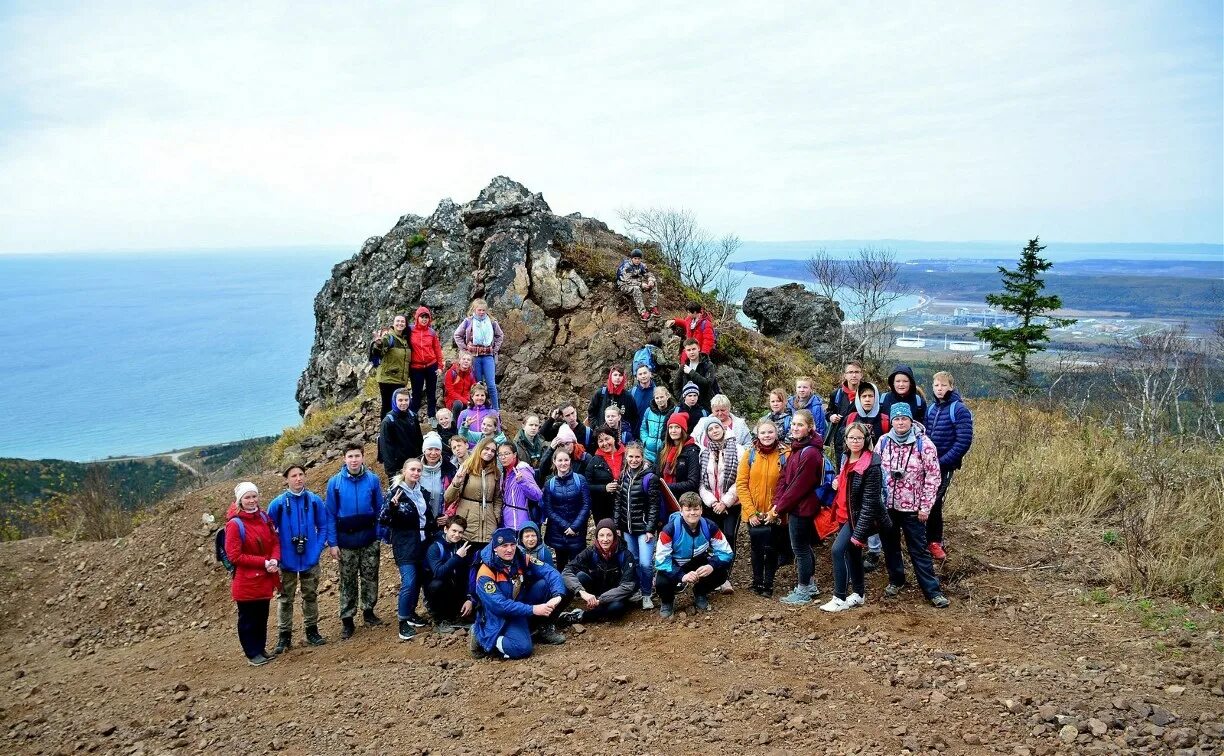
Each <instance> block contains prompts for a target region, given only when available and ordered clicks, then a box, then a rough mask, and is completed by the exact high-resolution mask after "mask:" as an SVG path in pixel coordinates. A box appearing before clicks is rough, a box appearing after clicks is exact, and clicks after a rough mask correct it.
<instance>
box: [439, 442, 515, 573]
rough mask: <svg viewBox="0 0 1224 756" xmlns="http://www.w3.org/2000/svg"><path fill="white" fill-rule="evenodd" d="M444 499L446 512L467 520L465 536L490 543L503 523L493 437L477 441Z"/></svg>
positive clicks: (457, 472) (499, 475)
mask: <svg viewBox="0 0 1224 756" xmlns="http://www.w3.org/2000/svg"><path fill="white" fill-rule="evenodd" d="M465 443H466V442H465ZM445 500H446V504H447V510H446V513H447V515H459V516H460V517H462V518H463V519H464V520H466V521H467V524H468V527H467V530H466V531H464V533H463V537H464V538H465V539H467V540H469V541H472V542H473V543H475V544H477V545H478V546H480V547H483V546H484V544H486V543H488V542H489V538H490V537H492V535H493V531H494V530H496V529H497V528H498V527H500V526H501V516H502V511H501V510H502V492H501V472H500V471H499V470H498V469H497V445H496V444H495V443H494V442H493V439H489V438H486V439H484V440H483V441H481V442H480V443H478V444H476V448H475V449H473V450H472V453H471V454H470V455H469V456H468V458H467V460H466V461H464V463H463V464H462V465H461V466H460V467H459V469H458V470H456V471H455V477H454V479H453V480H451V483H450V485H449V486H447V487H446V495H445ZM477 550H478V551H479V549H477Z"/></svg>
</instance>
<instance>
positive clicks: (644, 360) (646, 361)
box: [632, 345, 658, 373]
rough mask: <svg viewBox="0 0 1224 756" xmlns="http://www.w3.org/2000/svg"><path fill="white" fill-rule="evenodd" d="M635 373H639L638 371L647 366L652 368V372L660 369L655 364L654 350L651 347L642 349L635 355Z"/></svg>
mask: <svg viewBox="0 0 1224 756" xmlns="http://www.w3.org/2000/svg"><path fill="white" fill-rule="evenodd" d="M632 364H633V368H632V369H633V372H634V373H637V369H638V368H640V367H641V366H643V365H645V366H646V367H648V368H650V372H652V373H653V372H655V369H656V368H657V367H658V366H657V364H656V363H655V358H654V350H652V349H651V348H650V346H649V345H647V346H644V347H642V348H641V349H639V350H637V351H636V352H634V353H633V363H632Z"/></svg>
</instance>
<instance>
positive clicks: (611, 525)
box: [595, 517, 616, 535]
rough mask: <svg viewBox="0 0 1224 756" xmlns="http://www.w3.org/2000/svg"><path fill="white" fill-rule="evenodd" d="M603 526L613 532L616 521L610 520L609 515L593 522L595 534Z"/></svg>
mask: <svg viewBox="0 0 1224 756" xmlns="http://www.w3.org/2000/svg"><path fill="white" fill-rule="evenodd" d="M604 528H607V529H608V530H611V531H612V532H613V533H615V532H616V523H615V522H613V521H612V518H611V517H605V518H603V519H602V520H600V521H599V522H597V523H595V535H599V531H601V530H603V529H604Z"/></svg>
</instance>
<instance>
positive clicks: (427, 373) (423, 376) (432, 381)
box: [408, 365, 438, 417]
mask: <svg viewBox="0 0 1224 756" xmlns="http://www.w3.org/2000/svg"><path fill="white" fill-rule="evenodd" d="M408 377H409V379H410V380H411V381H412V399H410V400H409V402H408V407H409V408H410V409H411V410H412V411H413V412H416V411H417V410H419V409H420V408H421V397H422V396H423V397H425V400H426V401H425V406H426V407H428V408H429V416H430V417H434V416H435V415H437V414H438V369H437V367H436V366H433V365H430V366H429V367H425V368H408Z"/></svg>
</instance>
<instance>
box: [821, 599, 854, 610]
mask: <svg viewBox="0 0 1224 756" xmlns="http://www.w3.org/2000/svg"><path fill="white" fill-rule="evenodd" d="M849 608H850V604H848V603H847V602H846V600H845V599H839V598H838V597H836V596H834V597H833V598H831V599H829V600H828V602H826V603H824V604H821V606H820V611H822V612H844V611H846V610H847V609H849Z"/></svg>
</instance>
